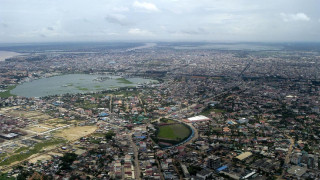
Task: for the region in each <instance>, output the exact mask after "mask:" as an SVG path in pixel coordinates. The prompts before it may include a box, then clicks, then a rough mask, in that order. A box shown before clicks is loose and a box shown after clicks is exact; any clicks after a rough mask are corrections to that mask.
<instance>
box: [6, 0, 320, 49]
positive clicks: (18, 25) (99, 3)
mask: <svg viewBox="0 0 320 180" xmlns="http://www.w3.org/2000/svg"><path fill="white" fill-rule="evenodd" d="M115 40H121V41H133V40H146V41H159V40H160V41H203V40H205V41H219V42H221V41H228V42H229V41H254V42H279V41H280V42H281V41H318V42H319V41H320V0H0V43H1V42H2V43H5V42H61V41H115Z"/></svg>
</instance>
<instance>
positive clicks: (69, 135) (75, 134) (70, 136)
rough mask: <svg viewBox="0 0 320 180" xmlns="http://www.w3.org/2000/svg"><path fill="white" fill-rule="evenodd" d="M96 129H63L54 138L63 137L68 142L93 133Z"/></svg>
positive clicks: (92, 127) (81, 127)
mask: <svg viewBox="0 0 320 180" xmlns="http://www.w3.org/2000/svg"><path fill="white" fill-rule="evenodd" d="M96 129H97V127H96V126H77V127H71V128H68V129H63V130H61V131H60V132H58V133H57V134H56V135H55V136H58V137H63V138H65V139H67V140H69V141H74V140H77V139H79V138H81V137H83V136H86V135H88V134H91V133H93V132H94V131H95V130H96Z"/></svg>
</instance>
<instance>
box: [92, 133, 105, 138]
mask: <svg viewBox="0 0 320 180" xmlns="http://www.w3.org/2000/svg"><path fill="white" fill-rule="evenodd" d="M92 136H94V137H105V136H106V134H104V133H93V134H92Z"/></svg>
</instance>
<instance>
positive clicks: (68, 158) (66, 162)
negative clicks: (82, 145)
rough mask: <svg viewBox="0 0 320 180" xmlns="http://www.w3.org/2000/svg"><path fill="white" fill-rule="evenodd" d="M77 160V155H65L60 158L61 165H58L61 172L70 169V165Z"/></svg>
mask: <svg viewBox="0 0 320 180" xmlns="http://www.w3.org/2000/svg"><path fill="white" fill-rule="evenodd" d="M76 159H77V155H76V154H75V153H66V154H64V155H63V157H61V158H60V160H61V161H62V163H61V164H60V167H61V169H62V170H68V169H71V168H70V165H71V164H72V163H73V161H75V160H76Z"/></svg>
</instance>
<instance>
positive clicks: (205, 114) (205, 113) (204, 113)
mask: <svg viewBox="0 0 320 180" xmlns="http://www.w3.org/2000/svg"><path fill="white" fill-rule="evenodd" d="M211 112H215V113H224V112H225V110H223V109H217V108H213V107H207V108H204V109H203V111H202V112H201V113H200V115H204V116H208V115H210V113H211Z"/></svg>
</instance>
